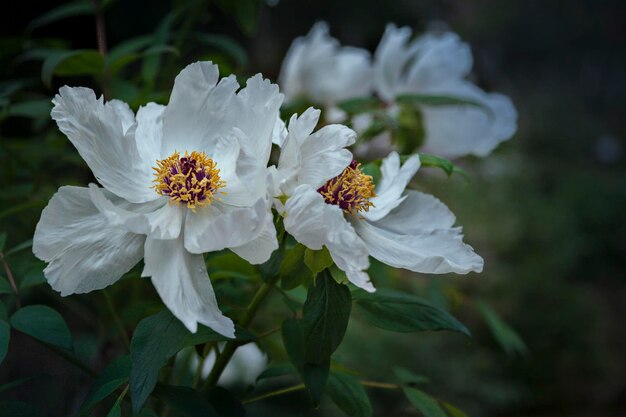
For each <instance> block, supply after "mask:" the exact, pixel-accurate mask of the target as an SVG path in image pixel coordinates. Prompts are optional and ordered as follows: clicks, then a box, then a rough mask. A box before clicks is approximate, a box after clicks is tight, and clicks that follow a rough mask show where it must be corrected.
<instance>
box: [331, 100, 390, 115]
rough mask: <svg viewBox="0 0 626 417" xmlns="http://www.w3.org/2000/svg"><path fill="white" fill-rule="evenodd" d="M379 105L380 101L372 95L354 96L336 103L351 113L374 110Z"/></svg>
mask: <svg viewBox="0 0 626 417" xmlns="http://www.w3.org/2000/svg"><path fill="white" fill-rule="evenodd" d="M380 105H381V103H380V101H379V100H378V99H376V98H374V97H355V98H351V99H348V100H344V101H340V102H339V103H337V107H339V108H340V109H341V110H343V111H345V112H346V113H348V114H351V115H353V114H361V113H367V112H370V111H373V110H376V109H378V108H379V107H380Z"/></svg>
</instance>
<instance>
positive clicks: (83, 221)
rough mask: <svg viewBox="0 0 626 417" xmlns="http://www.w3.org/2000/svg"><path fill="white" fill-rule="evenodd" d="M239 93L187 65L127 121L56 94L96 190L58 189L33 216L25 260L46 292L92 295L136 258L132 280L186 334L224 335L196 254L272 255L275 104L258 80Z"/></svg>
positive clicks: (91, 100) (230, 81)
mask: <svg viewBox="0 0 626 417" xmlns="http://www.w3.org/2000/svg"><path fill="white" fill-rule="evenodd" d="M239 87H240V86H239V84H238V83H237V81H236V79H235V76H233V75H231V76H229V77H227V78H222V79H221V80H220V79H219V73H218V68H217V66H216V65H214V64H212V63H210V62H197V63H194V64H191V65H189V66H188V67H187V68H185V69H184V70H183V71H182V72H181V73H180V74H179V75H178V76H177V77H176V81H175V84H174V89H173V91H172V95H171V98H170V102H169V104H168V105H167V106H162V105H159V104H154V103H150V104H148V105H146V106H144V107H141V108H140V109H139V111H138V112H137V115H136V116H135V115H134V114H133V112H132V111H131V110H130V108H129V107H128V105H126V104H125V103H123V102H120V101H117V100H111V101H109V102H107V103H103V100H102V98H99V99H96V96H95V94H94V92H93V91H92V90H90V89H87V88H70V87H63V88H61V89H60V91H59V94H58V95H57V96H56V97H55V98H54V100H53V104H54V108H53V109H52V118H53V119H55V120H56V121H57V124H58V126H59V129H60V130H61V131H62V132H63V133H65V134H66V135H67V137H68V138H69V139H70V141H71V142H72V144H73V145H74V146H75V147H76V149H77V150H78V152H79V154H80V155H81V156H82V157H83V159H84V160H85V162H87V165H88V166H89V167H90V168H91V170H92V172H93V174H94V175H95V177H96V178H97V179H98V182H99V183H100V184H101V185H102V186H103V187H104V188H100V187H98V186H97V185H95V184H91V185H90V186H89V187H88V188H86V187H61V188H60V189H59V191H58V192H57V193H56V194H55V195H54V196H53V197H52V199H51V200H50V202H49V204H48V206H47V207H46V208H45V209H44V211H43V212H42V215H41V219H40V221H39V223H38V224H37V229H36V231H35V236H34V241H33V252H34V253H35V255H36V256H37V257H38V258H40V259H42V260H44V261H46V262H48V263H49V265H48V266H47V268H46V269H45V271H44V273H45V276H46V278H47V280H48V282H49V283H50V285H51V286H52V288H54V289H55V290H57V291H59V292H60V293H61V295H64V296H65V295H69V294H75V293H86V292H89V291H93V290H96V289H101V288H104V287H106V286H108V285H111V284H113V283H114V282H115V281H117V280H118V279H120V277H121V276H122V275H123V274H124V273H126V272H127V271H128V270H130V269H131V268H132V267H133V266H134V265H135V264H136V263H137V262H139V261H140V260H141V258H144V262H145V267H144V269H143V272H142V276H144V277H151V278H152V283H153V284H154V286H155V288H156V290H157V292H158V293H159V295H160V297H161V299H162V300H163V302H164V303H165V305H166V306H167V307H168V308H169V309H170V310H171V311H172V313H173V314H174V315H175V316H176V317H177V318H178V319H180V320H181V322H183V323H184V325H185V326H186V327H187V328H188V329H189V330H190V331H192V332H195V331H196V329H197V324H198V323H201V324H204V325H206V326H209V327H210V328H212V329H214V330H215V331H217V332H219V333H221V334H223V335H226V336H229V337H233V336H234V325H233V323H232V321H231V320H230V319H229V318H227V317H225V316H224V315H222V313H221V312H220V310H219V308H218V305H217V300H216V298H215V294H214V292H213V288H212V286H211V282H210V280H209V277H208V274H207V270H206V266H205V262H204V258H203V255H202V253H204V252H209V251H217V250H221V249H224V248H229V249H231V250H232V251H233V252H235V253H236V254H238V255H239V256H241V257H243V258H245V259H246V260H248V261H249V262H251V263H261V262H264V261H266V260H267V259H268V258H269V256H270V254H271V252H272V251H273V250H274V249H276V248H277V246H278V244H277V242H276V233H275V230H274V225H273V222H272V214H271V211H270V207H269V200H268V198H267V162H268V159H269V155H270V150H271V140H272V134H273V133H272V132H273V129H274V124H275V121H276V119H277V116H278V111H279V108H280V105H281V103H282V99H283V97H282V95H281V94H280V93H279V92H278V87H277V86H276V85H274V84H271V83H270V82H269V81H267V80H264V79H263V78H262V77H261V76H260V75H256V76H254V77H252V78H250V79H249V80H248V82H247V85H246V87H245V88H243V89H241V90H239V92H237V90H238V89H239Z"/></svg>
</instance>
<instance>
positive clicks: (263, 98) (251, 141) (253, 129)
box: [230, 74, 283, 167]
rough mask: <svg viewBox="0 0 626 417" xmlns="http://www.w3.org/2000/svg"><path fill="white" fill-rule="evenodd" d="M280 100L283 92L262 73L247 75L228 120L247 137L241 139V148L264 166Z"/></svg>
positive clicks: (270, 146)
mask: <svg viewBox="0 0 626 417" xmlns="http://www.w3.org/2000/svg"><path fill="white" fill-rule="evenodd" d="M282 103H283V95H282V94H281V93H280V92H279V90H278V85H276V84H272V83H271V82H270V81H269V80H266V79H264V78H263V77H262V76H261V74H257V75H255V76H254V77H251V78H249V79H248V81H247V82H246V86H245V87H244V88H242V89H241V90H240V91H239V92H238V93H237V98H236V100H235V101H234V103H233V104H234V107H233V110H232V112H231V114H230V116H231V118H232V119H231V122H232V124H233V126H234V127H236V128H237V129H239V130H240V131H242V132H243V133H244V138H245V139H246V140H245V141H244V142H242V143H241V149H242V151H243V153H245V154H246V155H250V156H253V157H254V159H255V161H258V162H257V164H258V165H259V166H263V167H266V166H267V162H268V160H269V156H270V151H271V149H272V134H273V132H274V126H275V125H276V118H277V117H278V116H279V109H280V106H281V104H282Z"/></svg>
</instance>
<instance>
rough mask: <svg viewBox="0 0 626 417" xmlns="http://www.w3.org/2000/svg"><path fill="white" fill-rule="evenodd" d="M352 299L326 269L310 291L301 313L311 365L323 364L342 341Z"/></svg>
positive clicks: (345, 288)
mask: <svg viewBox="0 0 626 417" xmlns="http://www.w3.org/2000/svg"><path fill="white" fill-rule="evenodd" d="M351 308H352V298H351V296H350V290H349V289H348V287H347V286H346V285H343V284H338V283H337V282H336V281H335V279H334V278H333V277H332V276H331V275H330V272H329V271H328V270H325V271H324V272H323V273H322V274H320V276H319V277H318V279H317V281H316V283H315V284H314V285H313V286H312V287H311V288H309V292H308V294H307V299H306V301H305V303H304V308H303V310H302V322H303V324H304V325H305V334H304V336H305V346H306V347H305V356H306V360H307V362H310V363H318V364H319V363H326V362H328V361H329V360H330V356H331V355H332V354H333V352H334V351H335V350H336V349H337V347H339V344H340V343H341V341H342V340H343V336H344V334H345V333H346V329H347V327H348V321H349V320H350V310H351Z"/></svg>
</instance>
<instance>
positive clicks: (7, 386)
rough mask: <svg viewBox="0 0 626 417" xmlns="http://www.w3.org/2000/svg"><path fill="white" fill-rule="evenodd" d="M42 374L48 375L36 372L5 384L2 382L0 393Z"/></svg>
mask: <svg viewBox="0 0 626 417" xmlns="http://www.w3.org/2000/svg"><path fill="white" fill-rule="evenodd" d="M0 362H2V361H0ZM42 376H45V377H48V376H49V375H46V374H38V375H30V376H25V377H24V378H20V379H16V380H15V381H11V382H8V383H6V384H4V385H0V393H2V392H5V391H8V390H10V389H12V388H15V387H17V386H20V385H22V384H23V383H24V382H28V381H30V380H31V379H36V378H38V377H42Z"/></svg>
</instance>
